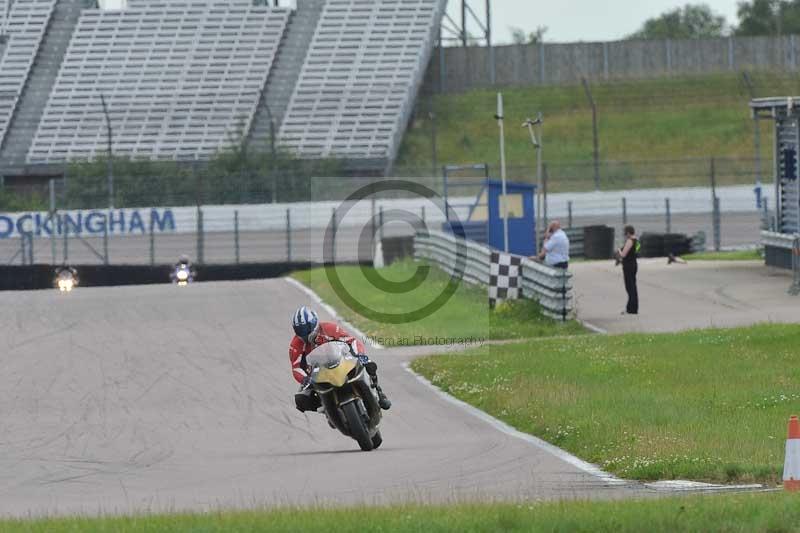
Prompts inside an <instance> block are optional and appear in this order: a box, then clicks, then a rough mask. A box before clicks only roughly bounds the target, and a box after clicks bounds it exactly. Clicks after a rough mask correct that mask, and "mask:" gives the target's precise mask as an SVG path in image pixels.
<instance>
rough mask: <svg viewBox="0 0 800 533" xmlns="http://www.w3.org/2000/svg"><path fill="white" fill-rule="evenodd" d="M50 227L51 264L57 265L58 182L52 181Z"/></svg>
mask: <svg viewBox="0 0 800 533" xmlns="http://www.w3.org/2000/svg"><path fill="white" fill-rule="evenodd" d="M49 185H50V227H51V228H52V231H50V253H51V255H52V259H53V262H52V263H51V264H53V265H55V264H56V231H57V228H56V222H57V220H56V180H52V179H51V180H50V182H49Z"/></svg>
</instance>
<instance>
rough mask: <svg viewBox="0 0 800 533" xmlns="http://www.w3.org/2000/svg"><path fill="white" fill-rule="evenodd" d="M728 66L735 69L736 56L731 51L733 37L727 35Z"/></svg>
mask: <svg viewBox="0 0 800 533" xmlns="http://www.w3.org/2000/svg"><path fill="white" fill-rule="evenodd" d="M728 68H730V69H731V70H735V69H736V58H735V56H734V53H733V37H732V36H730V37H728Z"/></svg>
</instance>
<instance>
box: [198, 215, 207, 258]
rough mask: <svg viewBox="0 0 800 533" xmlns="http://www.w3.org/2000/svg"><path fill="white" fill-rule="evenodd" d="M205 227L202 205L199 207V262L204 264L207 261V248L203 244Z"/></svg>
mask: <svg viewBox="0 0 800 533" xmlns="http://www.w3.org/2000/svg"><path fill="white" fill-rule="evenodd" d="M204 231H205V230H204V229H203V210H202V209H200V207H198V208H197V262H198V263H199V264H201V265H202V264H203V263H204V262H205V253H204V252H205V250H203V245H204V244H205V233H204Z"/></svg>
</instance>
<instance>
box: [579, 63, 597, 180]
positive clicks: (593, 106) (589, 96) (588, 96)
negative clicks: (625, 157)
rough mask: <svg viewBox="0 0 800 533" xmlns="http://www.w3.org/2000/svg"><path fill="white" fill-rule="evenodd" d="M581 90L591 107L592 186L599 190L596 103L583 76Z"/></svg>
mask: <svg viewBox="0 0 800 533" xmlns="http://www.w3.org/2000/svg"><path fill="white" fill-rule="evenodd" d="M581 81H582V83H583V90H584V91H585V92H586V99H587V100H588V101H589V107H590V108H591V109H592V161H593V163H594V188H595V190H596V191H599V190H600V141H599V139H598V132H597V105H596V104H595V101H594V96H593V95H592V89H591V88H590V87H589V82H588V81H586V78H583V79H582V80H581Z"/></svg>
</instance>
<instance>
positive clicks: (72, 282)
mask: <svg viewBox="0 0 800 533" xmlns="http://www.w3.org/2000/svg"><path fill="white" fill-rule="evenodd" d="M55 286H56V288H57V289H58V290H59V291H60V292H72V289H74V288H75V287H77V286H78V273H77V272H76V271H75V269H74V268H71V267H63V268H59V269H57V270H56V279H55Z"/></svg>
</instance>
